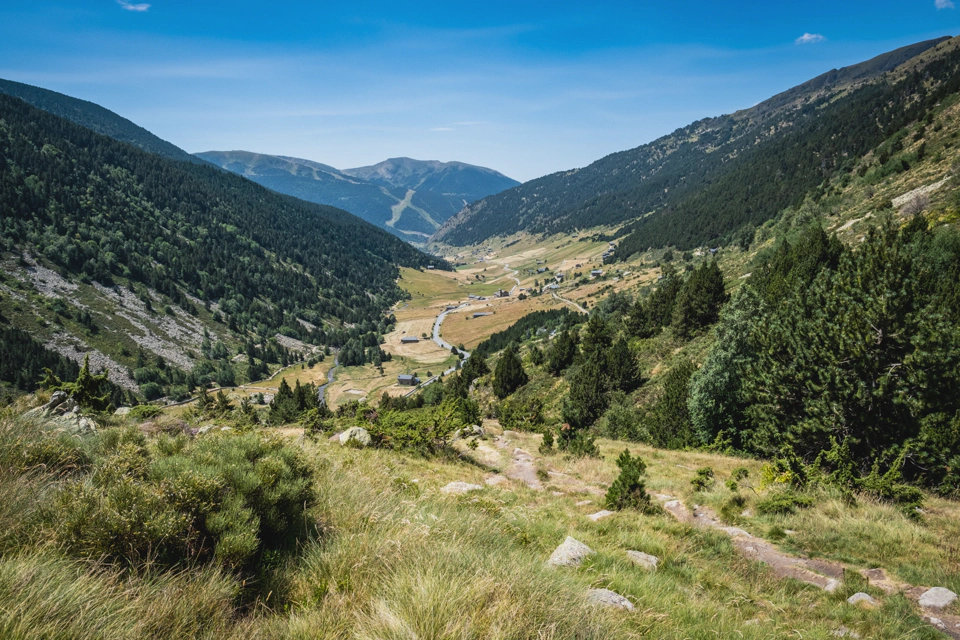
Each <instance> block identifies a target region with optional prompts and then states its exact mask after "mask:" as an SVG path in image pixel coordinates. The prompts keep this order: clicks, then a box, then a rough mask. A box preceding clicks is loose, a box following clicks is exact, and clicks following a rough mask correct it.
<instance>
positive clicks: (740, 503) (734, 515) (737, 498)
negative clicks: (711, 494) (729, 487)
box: [720, 493, 747, 523]
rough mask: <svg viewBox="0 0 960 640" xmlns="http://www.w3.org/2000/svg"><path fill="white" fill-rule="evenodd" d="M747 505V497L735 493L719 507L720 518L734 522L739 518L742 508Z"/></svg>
mask: <svg viewBox="0 0 960 640" xmlns="http://www.w3.org/2000/svg"><path fill="white" fill-rule="evenodd" d="M746 506H747V498H746V496H744V495H741V494H739V493H735V494H733V495H732V496H730V497H729V498H728V499H727V500H726V502H724V503H723V506H722V507H720V519H721V520H723V521H724V522H729V523H736V522H737V521H739V520H740V517H741V515H740V514H742V513H743V510H744V509H745V508H746Z"/></svg>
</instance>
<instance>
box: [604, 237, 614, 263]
mask: <svg viewBox="0 0 960 640" xmlns="http://www.w3.org/2000/svg"><path fill="white" fill-rule="evenodd" d="M616 252H617V245H615V244H614V243H612V242H611V243H610V245H609V246H608V247H607V250H606V251H604V252H603V256H601V258H602V261H603V264H610V263H611V262H613V261H614V254H615V253H616Z"/></svg>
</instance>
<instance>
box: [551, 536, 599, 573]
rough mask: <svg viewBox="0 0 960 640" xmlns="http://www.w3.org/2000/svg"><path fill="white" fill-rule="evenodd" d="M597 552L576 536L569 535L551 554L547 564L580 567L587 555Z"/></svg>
mask: <svg viewBox="0 0 960 640" xmlns="http://www.w3.org/2000/svg"><path fill="white" fill-rule="evenodd" d="M594 553H596V551H594V550H593V549H591V548H590V547H588V546H587V545H585V544H583V543H582V542H580V541H579V540H577V539H575V538H571V537H570V536H567V539H566V540H564V541H563V544H561V545H560V546H559V547H557V548H556V549H554V550H553V553H551V554H550V559H549V560H547V564H548V565H550V566H553V567H579V566H580V563H581V562H583V559H584V558H586V557H587V556H590V555H593V554H594Z"/></svg>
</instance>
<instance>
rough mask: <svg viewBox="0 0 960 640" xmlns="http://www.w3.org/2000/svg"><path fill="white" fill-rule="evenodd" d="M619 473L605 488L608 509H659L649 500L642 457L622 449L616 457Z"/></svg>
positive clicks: (653, 510) (648, 511)
mask: <svg viewBox="0 0 960 640" xmlns="http://www.w3.org/2000/svg"><path fill="white" fill-rule="evenodd" d="M617 466H618V467H620V475H619V476H617V479H616V480H614V481H613V484H612V485H610V488H609V489H607V496H606V506H607V508H608V509H612V510H614V511H620V510H622V509H636V510H637V511H642V512H643V513H655V512H656V511H658V510H659V509H658V508H657V507H656V506H655V505H654V504H653V502H652V501H651V500H650V494H648V493H647V486H646V484H645V483H644V481H643V476H644V474H645V473H646V472H647V465H646V463H645V462H644V461H643V458H641V457H639V456H637V457H632V456H631V455H630V451H629V450H627V449H624V450H623V453H621V454H620V457H618V458H617Z"/></svg>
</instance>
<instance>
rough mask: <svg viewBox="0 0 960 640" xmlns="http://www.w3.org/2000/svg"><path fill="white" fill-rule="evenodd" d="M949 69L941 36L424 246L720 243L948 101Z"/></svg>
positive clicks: (949, 46)
mask: <svg viewBox="0 0 960 640" xmlns="http://www.w3.org/2000/svg"><path fill="white" fill-rule="evenodd" d="M931 50H932V51H931ZM958 62H960V53H958V52H957V48H956V41H955V40H951V39H949V38H940V39H936V40H930V41H927V42H923V43H918V44H916V45H912V46H909V47H904V48H901V49H898V50H896V51H892V52H889V53H886V54H884V55H881V56H878V57H877V58H874V59H873V60H870V61H867V62H864V63H862V64H859V65H855V66H853V67H847V68H845V69H841V70H834V71H831V72H828V73H826V74H823V75H822V76H819V77H818V78H815V79H813V80H811V81H809V82H807V83H804V84H803V85H800V86H798V87H796V88H794V89H791V90H789V91H787V92H784V93H783V94H780V95H778V96H775V97H773V98H771V99H770V100H768V101H766V102H764V103H761V104H759V105H757V106H755V107H753V108H751V109H748V110H745V111H740V112H737V113H734V114H732V115H727V116H721V117H719V118H710V119H705V120H701V121H698V122H695V123H693V124H691V125H689V126H687V127H684V128H682V129H678V130H677V131H675V132H674V133H672V134H670V135H668V136H665V137H663V138H660V139H658V140H656V141H654V142H652V143H650V144H647V145H644V146H641V147H638V148H636V149H632V150H629V151H623V152H620V153H615V154H612V155H610V156H607V157H605V158H603V159H601V160H598V161H597V162H595V163H593V164H591V165H590V166H588V167H585V168H583V169H577V170H572V171H567V172H560V173H556V174H553V175H549V176H545V177H543V178H539V179H537V180H533V181H530V182H527V183H525V184H523V185H521V186H519V187H516V188H514V189H510V190H508V191H505V192H503V193H500V194H497V195H495V196H492V197H489V198H485V199H483V200H481V201H479V202H476V203H474V204H472V205H470V206H468V207H466V208H465V209H464V210H463V211H461V212H460V213H459V214H458V215H457V216H456V217H454V218H451V219H450V220H449V221H448V222H447V223H445V224H444V226H443V227H442V228H441V229H440V230H439V231H438V232H437V233H436V234H435V235H434V237H433V239H434V240H435V241H439V242H444V243H448V244H454V245H462V244H469V243H475V242H480V241H482V240H484V239H486V238H489V237H492V236H496V235H509V234H512V233H515V232H517V231H521V230H523V231H529V232H533V233H556V232H564V231H570V230H573V229H578V228H589V227H593V226H600V225H624V224H626V223H632V224H628V226H627V227H626V228H624V229H622V230H621V233H620V235H627V234H629V235H627V237H626V238H625V239H624V241H623V243H622V245H621V246H622V249H621V251H620V255H623V256H625V255H626V254H627V252H628V251H629V252H634V251H637V250H641V249H645V248H647V247H649V246H667V245H672V246H676V247H679V248H693V247H696V246H702V245H705V244H715V243H721V242H724V241H729V240H730V239H731V238H732V237H733V236H734V234H736V233H737V232H738V231H739V230H741V229H743V228H744V227H752V226H755V225H759V224H762V223H763V222H764V221H766V220H769V219H771V218H773V217H775V216H776V215H777V214H778V213H780V212H781V211H782V210H783V209H785V208H786V207H788V206H791V205H795V204H797V203H799V202H802V201H803V199H804V197H805V196H806V195H807V193H808V192H810V191H811V190H814V189H816V188H817V187H818V186H820V185H821V184H822V183H824V181H826V180H829V179H830V178H831V177H832V176H834V175H837V174H838V173H842V172H845V171H849V170H850V168H851V167H852V166H853V164H854V163H856V161H857V159H858V158H860V157H862V156H863V155H864V154H866V153H867V152H869V151H870V150H872V149H874V148H875V147H876V146H877V145H878V144H880V143H881V142H883V141H884V140H885V139H887V138H888V137H889V136H890V135H892V134H893V133H895V132H896V131H898V130H900V129H902V128H903V127H904V126H905V125H907V124H908V123H910V122H911V121H914V120H917V119H918V118H921V117H923V115H924V114H925V113H926V111H927V110H928V109H929V108H931V107H932V106H933V105H935V104H936V103H937V102H938V101H940V100H942V99H943V98H944V97H945V96H949V95H951V94H953V93H955V92H956V91H957V90H958V89H960V75H958V73H957V65H958ZM894 70H896V71H895V72H894Z"/></svg>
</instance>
